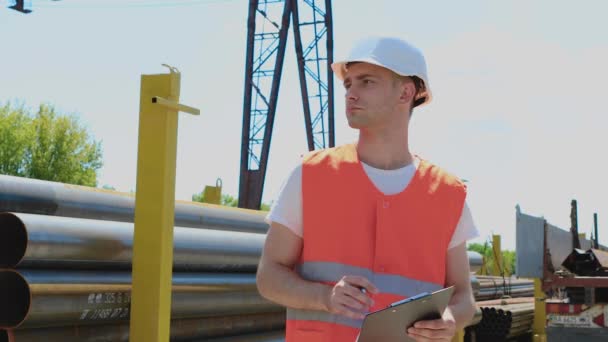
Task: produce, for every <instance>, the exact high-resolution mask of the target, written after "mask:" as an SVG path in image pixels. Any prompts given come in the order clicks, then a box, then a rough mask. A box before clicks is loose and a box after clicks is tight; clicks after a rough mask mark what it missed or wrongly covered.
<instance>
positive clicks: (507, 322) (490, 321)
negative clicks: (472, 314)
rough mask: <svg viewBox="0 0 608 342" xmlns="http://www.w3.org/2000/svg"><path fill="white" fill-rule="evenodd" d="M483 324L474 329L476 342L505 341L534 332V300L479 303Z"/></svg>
mask: <svg viewBox="0 0 608 342" xmlns="http://www.w3.org/2000/svg"><path fill="white" fill-rule="evenodd" d="M477 307H479V308H480V309H481V311H482V318H481V322H479V324H477V325H476V326H475V327H474V331H475V336H476V341H480V342H483V341H492V342H495V341H505V340H509V339H514V338H517V337H520V336H522V335H526V334H529V333H530V332H531V331H532V323H533V321H534V298H515V299H503V300H500V301H485V302H477Z"/></svg>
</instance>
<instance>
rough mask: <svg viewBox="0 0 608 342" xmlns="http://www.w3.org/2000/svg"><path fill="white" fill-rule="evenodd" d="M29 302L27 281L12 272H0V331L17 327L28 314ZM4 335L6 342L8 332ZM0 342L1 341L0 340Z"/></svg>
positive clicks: (29, 294) (29, 295)
mask: <svg viewBox="0 0 608 342" xmlns="http://www.w3.org/2000/svg"><path fill="white" fill-rule="evenodd" d="M30 300H31V293H30V287H29V285H28V284H27V281H26V280H25V279H24V278H23V277H22V276H21V275H20V274H19V273H17V272H15V271H13V270H1V271H0V329H11V328H16V327H17V326H19V325H20V324H21V323H22V322H23V321H24V320H25V317H26V316H27V314H28V312H29V309H30ZM6 334H7V336H6V341H8V340H9V337H10V336H9V335H8V332H7V333H6ZM0 336H1V335H0ZM0 341H2V340H1V338H0Z"/></svg>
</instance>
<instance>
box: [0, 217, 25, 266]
mask: <svg viewBox="0 0 608 342" xmlns="http://www.w3.org/2000/svg"><path fill="white" fill-rule="evenodd" d="M27 241H28V235H27V229H26V228H25V224H24V223H23V221H21V219H20V218H19V217H18V216H17V215H15V214H13V213H1V214H0V268H13V267H16V266H17V265H18V264H19V263H20V262H21V260H22V259H23V257H24V256H25V251H26V249H27Z"/></svg>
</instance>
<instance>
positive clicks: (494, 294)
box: [475, 275, 534, 301]
mask: <svg viewBox="0 0 608 342" xmlns="http://www.w3.org/2000/svg"><path fill="white" fill-rule="evenodd" d="M475 278H477V282H478V283H479V287H478V290H477V291H475V300H476V301H484V300H491V299H499V298H503V297H511V298H516V297H533V296H534V282H533V281H532V280H527V279H517V278H513V277H504V278H503V277H500V276H484V275H476V276H475Z"/></svg>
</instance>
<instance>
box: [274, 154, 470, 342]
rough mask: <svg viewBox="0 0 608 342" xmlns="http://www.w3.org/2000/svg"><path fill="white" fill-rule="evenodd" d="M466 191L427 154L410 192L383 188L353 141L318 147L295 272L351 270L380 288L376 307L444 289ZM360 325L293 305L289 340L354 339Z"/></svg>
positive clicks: (322, 276) (307, 173) (305, 173)
mask: <svg viewBox="0 0 608 342" xmlns="http://www.w3.org/2000/svg"><path fill="white" fill-rule="evenodd" d="M465 197H466V188H465V185H464V184H463V183H462V182H461V181H460V180H459V179H458V178H456V177H454V176H451V175H449V174H448V173H446V172H444V171H442V170H441V169H439V168H438V167H436V166H434V165H431V164H430V163H428V162H426V161H424V160H421V161H420V164H419V166H418V168H417V170H416V173H415V174H414V177H413V178H412V180H411V181H410V183H409V184H408V186H407V187H406V189H405V190H404V191H402V192H401V193H398V194H395V195H384V194H383V193H382V192H380V191H379V190H378V189H377V188H376V187H375V186H374V184H373V183H372V182H371V180H370V179H369V178H368V177H367V175H366V173H365V170H364V169H363V166H362V165H361V163H360V162H359V159H358V156H357V150H356V147H355V145H353V144H350V145H344V146H340V147H336V148H331V149H326V150H320V151H314V152H312V153H311V154H309V155H308V156H307V157H306V158H305V160H304V162H303V165H302V202H303V204H302V205H303V209H302V210H303V213H302V215H303V218H302V220H303V246H302V254H301V256H300V260H299V262H298V264H297V265H296V271H297V272H298V273H299V274H300V276H301V277H302V278H304V279H307V280H311V281H316V282H322V283H325V284H329V285H334V284H335V283H337V282H338V281H339V280H340V279H341V278H342V277H343V276H345V275H360V276H364V277H366V278H367V279H369V280H370V281H371V282H372V283H373V284H374V285H375V286H376V287H378V289H379V290H380V293H379V294H377V295H372V299H373V300H374V302H375V305H374V307H372V308H371V311H376V310H379V309H382V308H385V307H386V306H387V305H389V304H390V303H392V302H394V301H397V300H401V299H403V298H407V297H410V296H412V295H415V294H418V293H420V292H425V291H427V292H431V291H435V290H438V289H440V288H442V287H444V284H445V273H446V254H447V249H448V245H449V243H450V240H451V238H452V234H453V232H454V229H455V228H456V225H457V224H458V220H459V219H460V215H461V213H462V208H463V206H464V201H465ZM361 324H362V321H360V320H353V319H349V318H347V317H345V316H341V315H334V314H331V313H328V312H325V311H313V310H299V309H292V308H288V309H287V327H286V342H311V341H314V342H354V341H355V339H356V338H357V335H358V333H359V329H360V328H361ZM404 332H405V327H404Z"/></svg>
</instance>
